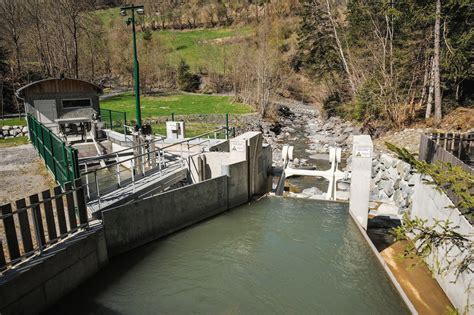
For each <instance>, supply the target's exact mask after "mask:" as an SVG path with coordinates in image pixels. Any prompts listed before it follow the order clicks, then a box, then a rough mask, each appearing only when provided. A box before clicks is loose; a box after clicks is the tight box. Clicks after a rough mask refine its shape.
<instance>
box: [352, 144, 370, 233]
mask: <svg viewBox="0 0 474 315" xmlns="http://www.w3.org/2000/svg"><path fill="white" fill-rule="evenodd" d="M353 142H354V146H353V147H352V166H351V170H352V173H351V190H350V192H351V198H350V202H349V211H350V212H351V213H352V214H353V216H354V217H355V218H357V221H358V222H359V223H360V225H361V226H362V227H363V228H364V229H366V230H367V221H368V216H369V195H370V182H371V179H372V156H373V152H374V149H373V144H372V139H371V138H370V136H367V135H360V136H354V140H353Z"/></svg>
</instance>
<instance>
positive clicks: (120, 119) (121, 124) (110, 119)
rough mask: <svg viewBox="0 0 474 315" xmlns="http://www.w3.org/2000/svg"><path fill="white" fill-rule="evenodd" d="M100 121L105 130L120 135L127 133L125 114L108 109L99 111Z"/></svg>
mask: <svg viewBox="0 0 474 315" xmlns="http://www.w3.org/2000/svg"><path fill="white" fill-rule="evenodd" d="M100 119H101V121H102V122H103V123H104V128H105V129H111V130H114V131H117V132H120V133H124V134H126V133H127V129H126V127H125V126H126V125H127V113H125V112H119V111H115V110H110V109H102V108H101V109H100Z"/></svg>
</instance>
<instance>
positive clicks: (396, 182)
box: [393, 178, 401, 190]
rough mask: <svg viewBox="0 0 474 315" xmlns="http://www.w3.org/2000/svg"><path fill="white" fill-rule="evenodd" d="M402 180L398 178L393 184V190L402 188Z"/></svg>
mask: <svg viewBox="0 0 474 315" xmlns="http://www.w3.org/2000/svg"><path fill="white" fill-rule="evenodd" d="M400 182H401V180H400V178H397V179H396V180H395V181H394V182H393V189H395V190H398V189H399V188H400Z"/></svg>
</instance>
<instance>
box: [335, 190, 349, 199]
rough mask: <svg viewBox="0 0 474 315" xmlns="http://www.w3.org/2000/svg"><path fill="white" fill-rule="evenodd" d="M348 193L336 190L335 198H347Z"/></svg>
mask: <svg viewBox="0 0 474 315" xmlns="http://www.w3.org/2000/svg"><path fill="white" fill-rule="evenodd" d="M349 196H350V193H349V192H348V191H336V199H337V200H349Z"/></svg>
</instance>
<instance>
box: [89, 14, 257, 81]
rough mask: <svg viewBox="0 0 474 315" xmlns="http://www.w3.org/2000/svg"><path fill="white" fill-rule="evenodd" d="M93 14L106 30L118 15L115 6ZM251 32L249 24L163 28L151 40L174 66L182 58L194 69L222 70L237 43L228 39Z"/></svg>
mask: <svg viewBox="0 0 474 315" xmlns="http://www.w3.org/2000/svg"><path fill="white" fill-rule="evenodd" d="M96 14H97V16H98V17H99V19H100V20H101V21H102V23H103V25H104V28H105V29H106V30H110V29H111V28H112V27H114V22H115V21H116V20H117V19H119V18H121V17H120V15H119V9H118V8H111V9H105V10H97V11H96ZM253 32H254V30H253V29H252V28H251V27H221V28H212V29H195V30H184V31H176V30H165V31H155V32H153V37H152V40H153V41H155V42H156V41H158V43H159V44H160V45H163V46H164V47H165V48H166V51H167V52H166V53H165V56H164V58H165V60H167V61H168V62H169V63H170V64H172V65H177V64H178V62H179V61H180V60H181V59H184V60H186V62H187V63H188V64H189V65H190V67H191V69H192V70H193V71H195V72H196V71H198V70H200V69H201V68H203V69H206V70H209V71H214V72H219V73H222V72H223V68H224V63H225V60H226V59H228V58H229V55H230V54H231V53H232V49H233V48H234V47H235V45H237V44H236V43H233V42H232V40H229V38H230V39H232V38H238V37H245V36H249V35H251V34H252V33H253ZM130 36H131V35H130ZM219 39H226V41H225V43H218V40H219ZM138 40H141V36H138ZM110 44H113V43H110ZM160 57H162V56H160Z"/></svg>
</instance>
